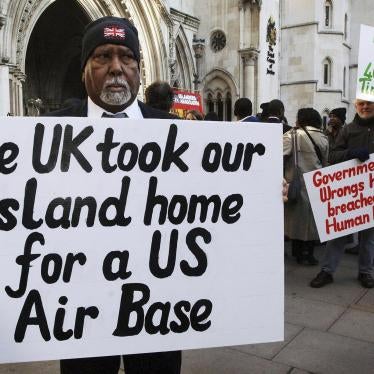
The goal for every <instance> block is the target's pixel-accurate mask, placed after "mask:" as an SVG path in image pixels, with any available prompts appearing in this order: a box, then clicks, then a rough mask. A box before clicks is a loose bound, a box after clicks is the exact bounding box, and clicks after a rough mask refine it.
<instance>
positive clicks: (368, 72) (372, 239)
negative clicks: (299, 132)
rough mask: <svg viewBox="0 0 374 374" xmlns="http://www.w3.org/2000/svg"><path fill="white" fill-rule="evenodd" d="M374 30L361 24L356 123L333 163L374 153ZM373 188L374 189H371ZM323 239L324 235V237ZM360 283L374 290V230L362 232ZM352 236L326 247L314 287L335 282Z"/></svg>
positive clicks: (341, 142) (335, 151)
mask: <svg viewBox="0 0 374 374" xmlns="http://www.w3.org/2000/svg"><path fill="white" fill-rule="evenodd" d="M373 43H374V27H369V26H366V25H361V30H360V46H359V61H358V69H357V70H358V76H357V89H356V100H355V103H354V104H355V109H356V115H355V118H354V119H353V122H352V123H350V124H348V125H347V126H345V127H344V128H343V129H342V131H341V132H340V133H339V135H338V137H337V139H336V143H335V145H334V147H333V148H332V151H331V152H330V157H329V161H330V163H331V164H337V163H340V162H344V161H348V160H353V159H358V160H359V161H361V162H364V161H366V160H368V159H369V157H370V153H374V133H373V130H374V90H373V89H372V87H373V83H374V69H373V66H374V65H373V62H374V53H373ZM370 188H371V187H370ZM320 236H321V234H320ZM359 237H360V239H359V269H358V280H359V281H360V283H361V285H362V286H363V287H365V288H373V287H374V279H373V277H372V275H371V273H372V270H373V260H374V228H373V227H370V228H367V229H366V230H362V231H360V236H359ZM347 240H348V236H342V237H338V238H336V239H333V240H330V241H328V242H327V245H326V254H325V258H324V261H323V265H322V270H321V272H320V273H319V274H318V275H317V277H316V278H314V279H313V280H312V281H311V283H310V286H311V287H314V288H319V287H323V286H325V285H326V284H329V283H332V282H333V276H332V274H333V273H334V271H335V270H336V268H337V266H338V263H339V261H340V259H341V256H342V254H343V252H344V246H345V244H346V243H347Z"/></svg>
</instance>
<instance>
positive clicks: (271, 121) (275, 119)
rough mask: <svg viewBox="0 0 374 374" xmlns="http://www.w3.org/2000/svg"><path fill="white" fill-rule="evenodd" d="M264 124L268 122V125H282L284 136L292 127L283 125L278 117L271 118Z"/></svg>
mask: <svg viewBox="0 0 374 374" xmlns="http://www.w3.org/2000/svg"><path fill="white" fill-rule="evenodd" d="M264 122H268V123H282V126H283V134H284V133H286V132H287V131H289V130H291V129H292V127H291V126H290V125H287V124H285V123H283V122H282V121H281V120H280V119H279V118H277V117H270V118H267V119H266V121H264Z"/></svg>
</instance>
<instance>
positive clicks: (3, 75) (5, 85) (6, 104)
mask: <svg viewBox="0 0 374 374" xmlns="http://www.w3.org/2000/svg"><path fill="white" fill-rule="evenodd" d="M0 97H1V100H0V116H6V115H7V114H8V113H9V112H10V97H9V67H8V66H7V65H0Z"/></svg>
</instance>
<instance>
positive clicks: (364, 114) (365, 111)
mask: <svg viewBox="0 0 374 374" xmlns="http://www.w3.org/2000/svg"><path fill="white" fill-rule="evenodd" d="M355 108H356V112H357V114H358V115H359V116H360V117H361V118H362V119H370V118H374V102H372V101H366V100H360V99H357V100H356V102H355Z"/></svg>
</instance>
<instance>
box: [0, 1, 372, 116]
mask: <svg viewBox="0 0 374 374" xmlns="http://www.w3.org/2000/svg"><path fill="white" fill-rule="evenodd" d="M371 2H372V0H360V2H359V3H360V5H359V6H357V5H355V6H353V3H354V1H353V0H298V1H294V0H220V1H216V0H205V1H198V0H17V1H13V0H0V98H1V100H0V115H7V114H8V113H10V114H12V115H37V114H38V113H39V112H40V111H47V110H52V109H56V108H58V107H60V106H61V105H62V104H63V103H64V102H65V101H66V100H67V99H69V98H71V97H82V96H84V88H83V87H82V84H81V83H80V77H81V71H80V65H79V56H80V43H81V36H82V33H83V29H84V27H85V25H86V24H87V23H88V22H90V21H91V20H93V19H96V18H98V17H101V16H104V15H116V16H123V17H128V18H130V19H131V20H132V21H133V22H134V24H135V25H136V27H137V28H138V29H139V35H140V43H141V48H142V51H141V81H142V89H143V90H141V92H140V97H141V96H142V94H143V92H144V89H145V87H146V86H147V85H149V84H150V83H151V82H153V81H155V80H166V81H169V82H170V83H171V84H172V85H173V86H174V87H179V88H182V89H187V90H196V91H199V92H200V93H201V95H202V98H203V106H204V110H205V112H208V111H212V110H214V111H216V112H217V113H218V114H219V116H220V117H221V118H223V119H226V120H231V119H234V118H233V103H234V102H235V100H236V99H237V98H239V97H244V96H246V97H249V98H250V99H251V100H252V101H253V103H254V108H255V110H256V111H257V110H258V109H259V105H260V104H261V103H262V102H266V101H269V100H270V99H272V98H280V99H281V100H283V102H284V103H285V105H286V110H287V116H288V118H289V120H290V122H291V123H292V122H293V121H294V118H295V114H296V111H297V109H298V108H300V107H303V106H313V107H315V108H316V109H318V110H319V111H320V113H321V114H323V115H325V116H326V115H327V113H328V111H329V110H331V109H332V108H334V107H338V106H345V107H347V108H348V110H349V111H350V114H352V100H353V98H354V95H355V84H354V82H355V79H356V74H357V54H358V50H357V45H358V37H359V35H358V33H359V24H360V23H365V24H368V25H371V26H374V21H373V19H374V17H373V16H374V8H373V7H372V6H371ZM355 4H357V2H355Z"/></svg>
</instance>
